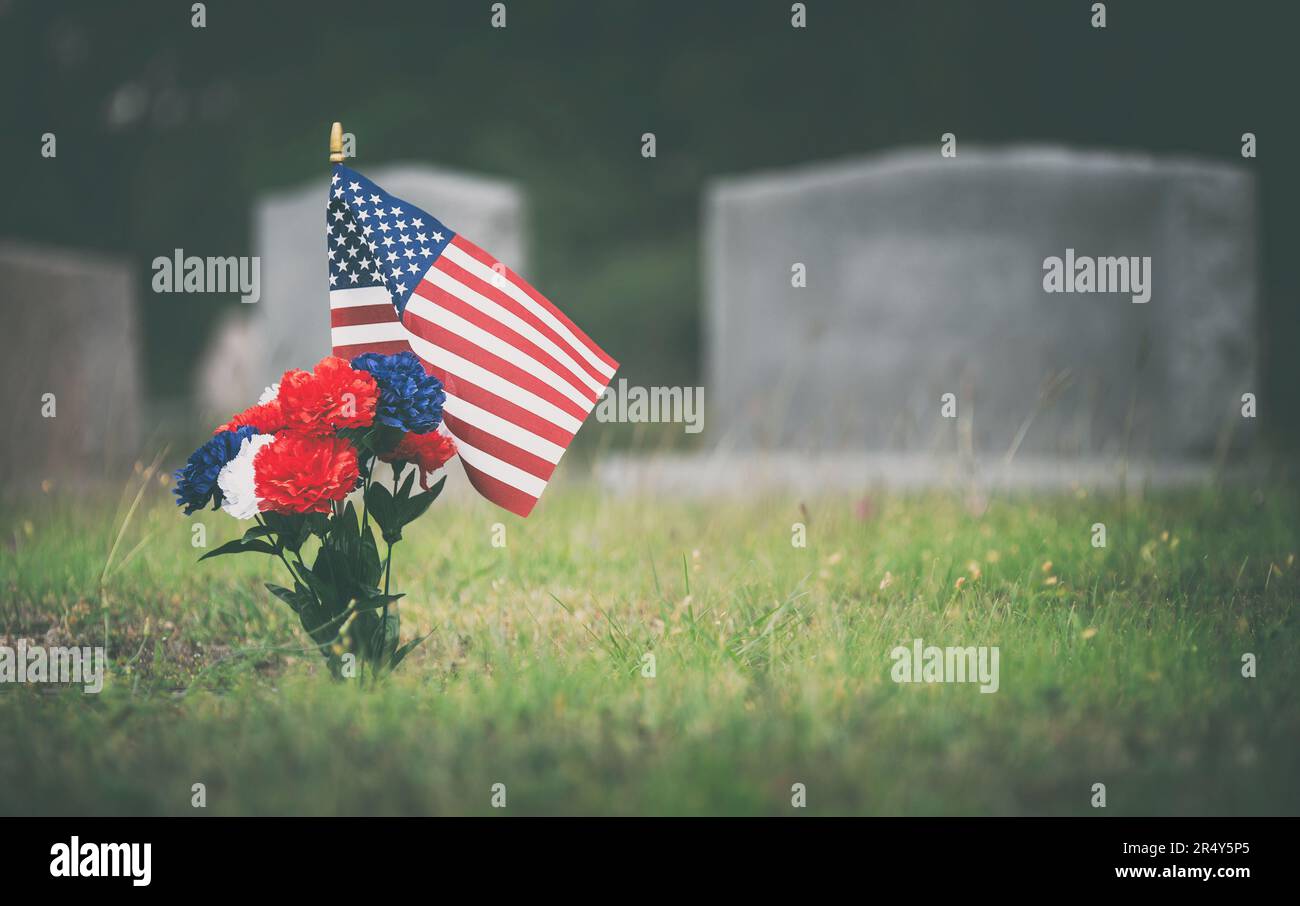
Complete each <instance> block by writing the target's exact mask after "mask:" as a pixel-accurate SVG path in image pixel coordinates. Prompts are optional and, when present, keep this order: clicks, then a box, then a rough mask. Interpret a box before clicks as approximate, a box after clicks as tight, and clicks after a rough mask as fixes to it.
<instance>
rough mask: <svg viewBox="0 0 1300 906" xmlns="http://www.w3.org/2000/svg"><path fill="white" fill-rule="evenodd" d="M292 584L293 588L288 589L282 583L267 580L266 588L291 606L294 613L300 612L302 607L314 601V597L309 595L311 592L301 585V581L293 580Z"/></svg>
mask: <svg viewBox="0 0 1300 906" xmlns="http://www.w3.org/2000/svg"><path fill="white" fill-rule="evenodd" d="M294 586H295V588H294V590H293V591H290V590H289V589H287V588H285V587H284V586H283V585H274V584H272V583H270V582H267V583H266V590H267V591H269V592H270V593H271V594H273V595H275V596H276V597H277V598H279V599H280V600H281V601H283V602H284V603H286V604H288V605H289V606H290V607H292V608H293V612H294V613H302V610H303V608H304V607H306V606H308V605H309V604H314V603H315V599H314V598H313V597H312V596H311V592H310V591H309V590H308V589H307V588H305V587H303V585H302V583H299V582H295V583H294Z"/></svg>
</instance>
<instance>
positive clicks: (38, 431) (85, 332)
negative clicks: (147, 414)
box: [0, 243, 142, 492]
mask: <svg viewBox="0 0 1300 906" xmlns="http://www.w3.org/2000/svg"><path fill="white" fill-rule="evenodd" d="M0 296H2V297H3V299H4V305H3V310H4V315H5V340H6V346H7V349H8V352H7V353H6V354H5V355H4V356H3V357H0V369H2V371H3V382H4V387H5V394H6V397H7V400H6V405H5V415H6V422H7V424H6V425H5V430H4V431H3V432H0V487H4V488H6V489H9V490H13V491H18V492H24V491H31V490H35V489H38V488H39V487H40V485H41V482H42V481H46V480H48V481H53V482H55V483H72V484H79V483H82V482H84V481H88V480H93V479H97V478H103V477H105V475H106V474H107V473H108V472H109V470H111V469H113V468H115V467H118V466H120V465H121V464H123V463H126V462H130V461H131V460H133V459H135V458H136V457H137V456H138V455H139V449H138V443H139V432H140V419H141V409H142V398H141V393H142V390H141V380H140V371H139V369H140V362H139V350H140V334H139V324H138V323H137V321H138V315H137V300H136V296H135V280H134V278H133V276H132V271H131V268H130V266H129V265H127V264H126V263H124V262H119V261H114V260H111V259H106V258H102V257H100V256H98V255H96V254H93V253H86V252H82V251H78V250H73V249H51V248H40V247H35V246H27V245H19V244H14V243H0Z"/></svg>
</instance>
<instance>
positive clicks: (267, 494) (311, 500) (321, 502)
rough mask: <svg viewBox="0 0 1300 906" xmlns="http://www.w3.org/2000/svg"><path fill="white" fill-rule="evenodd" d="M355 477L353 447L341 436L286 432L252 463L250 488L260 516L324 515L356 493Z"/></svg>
mask: <svg viewBox="0 0 1300 906" xmlns="http://www.w3.org/2000/svg"><path fill="white" fill-rule="evenodd" d="M281 387H283V385H281ZM282 392H283V391H282ZM357 476H358V472H357V451H356V448H355V447H353V446H352V444H351V443H350V442H349V441H347V440H345V439H343V438H341V437H314V436H312V435H309V434H301V433H299V432H296V431H286V432H284V433H283V434H279V435H277V436H276V438H275V440H273V441H271V443H269V444H267V445H266V446H265V447H263V448H262V449H260V450H258V451H257V455H256V456H255V457H254V458H253V477H254V486H255V488H256V490H257V496H258V497H259V498H261V501H262V504H261V506H262V509H263V510H264V511H265V510H270V511H272V512H276V513H328V512H329V511H330V503H331V502H332V501H335V500H342V499H343V498H344V497H347V496H348V494H350V493H351V492H352V491H353V490H355V489H356V486H357Z"/></svg>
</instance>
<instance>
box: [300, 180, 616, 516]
mask: <svg viewBox="0 0 1300 906" xmlns="http://www.w3.org/2000/svg"><path fill="white" fill-rule="evenodd" d="M325 220H326V234H327V239H328V248H329V251H328V256H329V283H330V326H331V333H332V342H333V346H334V354H335V355H337V356H340V357H342V358H344V359H351V358H352V357H354V356H356V355H359V354H360V353H363V352H381V353H386V354H391V353H394V352H399V351H401V350H410V351H412V352H414V353H415V354H416V355H417V356H419V358H420V360H421V361H422V362H423V363H424V366H425V368H426V369H428V371H429V372H430V373H431V374H433V375H435V376H436V377H438V378H439V379H440V380H441V381H442V382H443V384H444V385H445V387H446V391H447V402H446V405H445V407H444V409H443V422H444V424H445V425H446V426H447V430H448V431H449V432H450V433H451V434H452V436H453V437H455V438H456V446H457V450H458V452H459V454H460V460H461V462H462V463H463V464H464V467H465V473H466V474H467V475H468V476H469V480H470V483H471V484H473V485H474V487H475V488H477V489H478V491H479V493H480V494H482V495H483V496H484V497H486V498H487V499H488V500H491V501H492V502H493V503H495V504H497V505H498V506H501V507H504V508H505V509H507V510H509V511H510V512H512V513H516V514H517V515H520V516H527V515H528V514H529V512H531V511H532V508H533V506H534V505H535V504H536V503H537V500H538V498H539V497H541V495H542V491H543V490H545V488H546V483H547V481H549V480H550V477H551V474H552V473H553V472H554V471H555V466H556V464H557V463H558V462H559V461H560V457H561V456H562V455H563V454H564V451H565V449H566V448H567V447H568V446H569V442H570V441H572V440H573V437H574V435H575V434H577V432H578V429H579V428H580V427H582V423H583V421H584V420H585V419H586V417H587V415H588V414H589V413H590V412H591V410H592V409H593V408H594V407H595V405H596V402H597V400H598V399H599V398H600V395H601V394H602V393H603V392H604V390H605V388H606V387H607V386H608V385H609V382H610V379H611V378H612V377H613V376H614V372H615V370H616V369H617V368H618V363H617V362H615V361H614V360H613V359H612V358H610V357H609V355H607V354H606V353H605V352H604V350H602V349H601V348H600V347H599V346H597V345H596V344H595V343H593V342H592V341H591V339H590V338H589V337H588V336H587V335H586V334H585V333H583V332H582V331H581V330H579V329H578V328H577V326H576V325H574V323H573V322H572V321H570V320H569V319H568V318H567V317H566V316H565V315H564V313H563V312H561V311H560V310H559V309H558V308H556V307H555V306H554V305H552V304H551V303H550V301H548V300H547V299H546V297H545V296H543V295H542V294H541V293H539V292H538V291H537V290H535V289H533V287H532V286H530V285H529V284H528V282H527V281H525V280H524V279H523V278H522V277H520V276H519V275H518V274H516V273H515V272H514V271H512V270H510V269H509V268H508V267H506V266H505V265H503V264H501V263H500V262H498V261H497V260H496V259H495V258H493V257H492V256H491V255H489V254H488V253H487V252H485V251H483V250H482V249H481V248H479V247H478V246H476V245H474V243H472V242H470V241H469V240H467V239H466V238H465V237H464V236H460V235H457V234H456V233H455V232H453V231H452V230H450V229H448V228H447V227H446V226H444V225H443V224H441V223H439V222H438V221H437V220H435V219H434V218H433V217H431V216H429V215H428V214H426V213H425V212H424V211H422V210H420V209H419V208H417V207H416V206H415V205H412V204H408V203H407V202H405V201H403V200H401V199H400V198H395V197H393V196H392V195H389V194H388V193H387V192H385V191H384V190H383V189H381V188H379V186H377V185H375V184H374V183H373V182H371V181H370V180H369V179H367V178H366V177H364V176H362V175H361V174H360V173H357V172H356V171H355V170H351V169H349V168H347V167H345V166H343V165H342V164H336V165H335V167H334V174H333V176H332V177H331V180H330V197H329V205H328V207H327V212H326V217H325Z"/></svg>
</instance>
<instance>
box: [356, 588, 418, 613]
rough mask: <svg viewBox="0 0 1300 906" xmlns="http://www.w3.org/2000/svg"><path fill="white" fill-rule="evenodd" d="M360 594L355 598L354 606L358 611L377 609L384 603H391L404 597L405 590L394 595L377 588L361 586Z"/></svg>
mask: <svg viewBox="0 0 1300 906" xmlns="http://www.w3.org/2000/svg"><path fill="white" fill-rule="evenodd" d="M359 591H360V594H359V595H358V596H357V598H356V608H357V611H358V612H362V611H367V610H378V609H379V608H381V607H384V606H385V605H388V604H392V603H393V602H394V601H398V600H401V599H402V598H404V597H406V592H399V593H398V594H395V595H386V594H384V593H383V592H382V591H380V590H379V589H378V588H361V589H359Z"/></svg>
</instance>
